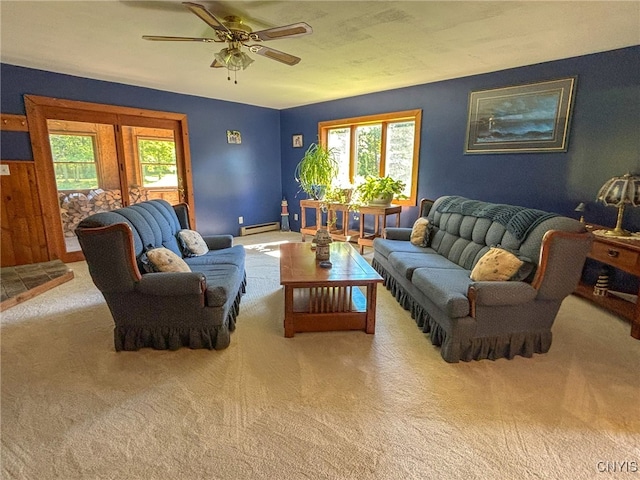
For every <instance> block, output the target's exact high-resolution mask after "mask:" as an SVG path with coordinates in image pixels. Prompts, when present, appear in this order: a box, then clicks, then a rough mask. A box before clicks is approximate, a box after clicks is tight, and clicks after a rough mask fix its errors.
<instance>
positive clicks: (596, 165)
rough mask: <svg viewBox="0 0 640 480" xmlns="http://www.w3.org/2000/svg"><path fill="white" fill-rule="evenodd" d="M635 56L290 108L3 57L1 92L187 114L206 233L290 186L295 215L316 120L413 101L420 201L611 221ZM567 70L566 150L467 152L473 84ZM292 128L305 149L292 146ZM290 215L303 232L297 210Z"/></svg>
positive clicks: (258, 217)
mask: <svg viewBox="0 0 640 480" xmlns="http://www.w3.org/2000/svg"><path fill="white" fill-rule="evenodd" d="M639 60H640V47H637V46H636V47H630V48H626V49H620V50H615V51H611V52H605V53H600V54H594V55H587V56H582V57H576V58H571V59H566V60H559V61H554V62H547V63H543V64H538V65H532V66H527V67H522V68H516V69H510V70H505V71H500V72H494V73H489V74H485V75H477V76H472V77H465V78H459V79H454V80H447V81H443V82H437V83H431V84H425V85H419V86H415V87H408V88H403V89H397V90H390V91H385V92H380V93H375V94H369V95H363V96H358V97H352V98H347V99H343V100H336V101H331V102H324V103H319V104H314V105H308V106H303V107H297V108H291V109H287V110H283V111H277V110H272V109H267V108H260V107H253V106H248V105H242V104H238V103H231V102H224V101H219V100H211V99H206V98H201V97H194V96H189V95H181V94H176V93H169V92H162V91H158V90H151V89H147V88H140V87H132V86H127V85H122V84H116V83H110V82H102V81H97V80H90V79H84V78H79V77H73V76H68V75H60V74H56V73H51V72H44V71H40V70H33V69H27V68H21V67H15V66H11V65H5V64H2V65H0V67H1V70H0V74H1V75H2V83H1V95H0V100H1V111H2V112H3V113H14V114H24V102H23V95H24V94H35V95H44V96H49V97H57V98H67V99H71V100H83V101H89V102H96V103H109V104H114V105H122V106H130V107H140V108H147V109H153V110H165V111H172V112H180V113H185V114H187V115H188V122H189V131H190V137H191V140H190V146H191V157H192V167H193V180H194V194H195V203H196V205H195V206H196V215H197V222H198V229H199V230H201V231H202V232H203V233H205V234H209V233H231V234H234V235H235V234H237V233H238V217H239V216H243V217H244V221H245V224H256V223H263V222H270V221H278V220H279V219H280V200H281V198H282V195H283V194H284V195H285V196H286V198H287V199H288V201H289V206H290V211H291V212H292V214H293V213H299V207H298V200H299V199H300V198H302V196H303V194H298V195H297V197H296V194H297V192H298V186H297V184H296V183H295V181H294V178H293V172H294V169H295V166H296V164H297V162H298V161H299V160H300V158H301V156H302V154H303V153H304V150H305V149H306V147H307V146H308V145H309V143H310V142H312V141H316V140H317V124H318V122H319V121H322V120H333V119H338V118H346V117H353V116H360V115H370V114H376V113H385V112H392V111H398V110H409V109H415V108H421V109H422V111H423V117H422V135H421V150H420V171H419V184H418V193H419V195H418V196H419V197H429V198H436V197H438V196H440V195H446V194H459V195H465V196H468V197H470V198H475V199H481V200H487V201H496V202H504V203H512V204H517V205H523V206H528V207H535V208H540V209H543V210H551V211H555V212H558V213H562V214H565V215H574V216H576V215H577V214H576V213H575V212H574V211H573V209H574V208H575V206H576V205H577V204H578V203H579V202H588V205H587V211H586V212H585V217H586V219H587V221H591V222H595V223H601V224H604V225H613V224H614V223H615V214H616V211H615V208H613V207H604V206H601V205H597V204H596V203H595V202H594V200H595V195H596V193H597V191H598V189H599V187H600V186H601V185H602V184H603V183H604V181H605V180H607V179H608V178H610V177H612V176H614V175H621V174H623V173H625V172H627V171H631V172H634V173H640V132H639V129H640V128H639V127H640V61H639ZM568 76H577V77H578V81H577V90H576V98H575V104H574V111H573V119H572V124H571V130H570V137H569V148H568V151H567V152H566V153H542V154H534V153H528V154H501V155H465V154H463V146H464V141H465V134H466V122H467V102H468V97H469V92H470V91H472V90H482V89H488V88H495V87H502V86H508V85H516V84H521V83H530V82H537V81H541V80H550V79H556V78H563V77H568ZM227 88H233V86H232V85H229V86H228V87H227ZM227 129H229V130H239V131H240V132H241V134H242V144H241V145H229V144H227V143H226V130H227ZM296 133H302V134H303V135H304V142H305V148H302V149H300V148H297V149H294V148H293V147H292V144H291V136H292V135H293V134H296ZM23 136H24V135H23ZM18 137H19V136H14V137H8V136H5V135H4V134H3V136H2V143H3V145H2V149H3V158H8V157H7V156H6V155H4V153H5V152H7V151H10V150H11V147H12V146H14V147H15V148H16V149H20V148H22V149H23V150H24V145H25V144H26V142H25V141H24V139H23V138H22V137H19V138H18ZM10 138H15V139H16V140H15V141H12V140H11V139H10ZM21 146H22V147H21ZM19 158H22V157H19ZM26 158H28V155H27V157H26ZM416 215H417V209H416V208H411V209H406V210H404V211H403V215H402V223H403V225H405V226H409V225H411V223H412V222H413V221H414V220H415V217H416ZM290 223H291V227H292V229H293V230H298V229H299V222H296V221H294V220H293V215H291V216H290ZM625 226H626V227H627V228H630V229H633V230H640V208H637V209H627V212H626V215H625Z"/></svg>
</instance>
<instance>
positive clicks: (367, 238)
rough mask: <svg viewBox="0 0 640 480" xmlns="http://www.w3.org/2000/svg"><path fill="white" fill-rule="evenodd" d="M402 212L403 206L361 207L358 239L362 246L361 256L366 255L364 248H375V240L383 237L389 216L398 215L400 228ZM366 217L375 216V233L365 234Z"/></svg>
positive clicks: (397, 223) (397, 219)
mask: <svg viewBox="0 0 640 480" xmlns="http://www.w3.org/2000/svg"><path fill="white" fill-rule="evenodd" d="M401 212H402V206H400V205H390V206H388V207H373V206H367V207H360V235H359V237H358V245H359V246H360V254H361V255H362V254H363V253H364V247H365V246H367V247H371V246H373V240H374V239H375V238H377V237H381V236H382V232H383V231H384V229H385V228H386V227H387V217H388V216H389V215H396V227H399V226H400V213H401ZM365 215H373V216H374V222H373V223H374V227H373V232H365V229H364V218H365Z"/></svg>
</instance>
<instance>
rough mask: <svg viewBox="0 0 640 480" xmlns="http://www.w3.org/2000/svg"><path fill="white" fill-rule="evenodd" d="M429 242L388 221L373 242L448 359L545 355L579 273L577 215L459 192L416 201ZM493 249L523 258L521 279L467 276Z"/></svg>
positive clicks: (583, 245)
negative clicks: (525, 269) (527, 267)
mask: <svg viewBox="0 0 640 480" xmlns="http://www.w3.org/2000/svg"><path fill="white" fill-rule="evenodd" d="M421 216H424V217H426V218H427V219H428V220H429V225H430V226H429V231H430V234H429V237H430V241H429V244H428V246H417V245H414V244H413V243H411V242H410V241H409V239H410V235H411V231H412V229H411V228H387V229H386V235H385V238H378V239H375V240H374V242H373V248H374V254H373V261H372V265H373V267H374V268H375V269H376V270H377V271H378V272H379V273H380V274H381V275H382V277H383V278H384V284H385V285H386V287H387V289H389V290H390V291H391V292H392V293H393V294H394V295H395V297H396V299H397V301H398V302H399V303H400V304H401V305H402V306H403V307H404V308H405V309H407V310H409V311H410V312H411V316H412V317H413V318H414V319H415V321H416V323H417V324H418V326H419V327H420V328H421V329H422V331H423V332H425V333H429V334H430V339H431V342H432V343H433V344H434V345H437V346H440V347H441V355H442V357H443V358H444V360H446V361H447V362H458V361H460V360H463V361H470V360H480V359H497V358H513V357H514V356H516V355H521V356H524V357H531V356H532V355H533V354H534V353H546V352H547V351H548V350H549V348H550V346H551V340H552V334H551V326H552V325H553V322H554V320H555V317H556V314H557V312H558V309H559V308H560V305H561V303H562V300H563V299H564V298H565V297H566V296H567V295H569V294H571V293H572V292H573V291H574V290H575V288H576V286H577V283H578V281H579V279H580V276H581V273H582V268H583V265H584V261H585V258H586V255H587V252H588V251H589V249H590V245H591V242H592V239H593V236H592V234H590V233H588V232H587V231H586V229H585V228H584V225H583V224H582V223H580V222H578V221H577V220H574V219H571V218H567V217H562V216H559V215H556V214H552V213H548V212H543V211H540V210H534V209H529V208H524V207H516V206H511V205H501V204H492V203H487V202H480V201H476V200H470V199H467V198H464V197H459V196H445V197H440V198H438V199H437V200H435V201H423V202H422V204H421ZM491 246H500V247H503V248H504V249H508V250H509V251H512V252H514V253H516V254H518V255H520V256H522V257H525V258H527V259H528V260H529V262H528V263H530V264H531V267H532V268H533V270H532V271H531V273H530V274H529V275H528V276H527V277H526V278H524V279H520V280H519V281H473V280H471V278H470V274H471V271H472V270H473V268H474V267H475V265H476V264H477V263H478V261H479V260H480V258H481V257H482V256H483V255H484V254H485V253H486V252H487V251H488V250H489V248H490V247H491Z"/></svg>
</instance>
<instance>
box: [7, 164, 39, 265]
mask: <svg viewBox="0 0 640 480" xmlns="http://www.w3.org/2000/svg"><path fill="white" fill-rule="evenodd" d="M0 164H1V165H3V168H8V169H9V175H6V174H4V175H0V192H2V194H1V195H2V202H0V203H1V204H2V218H1V222H0V225H1V226H2V235H1V238H0V243H1V244H2V247H1V248H0V256H1V266H3V267H11V266H15V265H26V264H28V263H37V262H46V261H48V260H50V258H49V254H48V249H47V240H46V237H45V233H44V219H43V217H42V209H41V208H40V196H39V194H38V186H37V182H36V172H35V165H34V163H33V162H29V161H11V160H2V161H0ZM5 165H6V167H5ZM3 173H6V170H5V172H3Z"/></svg>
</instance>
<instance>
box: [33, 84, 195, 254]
mask: <svg viewBox="0 0 640 480" xmlns="http://www.w3.org/2000/svg"><path fill="white" fill-rule="evenodd" d="M24 104H25V110H26V113H27V120H28V124H29V132H30V137H31V148H32V150H33V160H34V164H35V171H36V179H37V182H38V189H39V191H40V202H41V207H42V215H43V220H44V225H45V234H46V238H47V249H48V252H49V258H50V259H55V258H59V259H60V260H62V261H64V262H75V261H80V260H84V256H83V255H82V252H81V251H79V252H67V248H66V245H65V242H64V238H63V235H62V220H61V218H60V208H59V205H58V187H57V185H56V178H55V170H54V166H53V157H52V154H51V146H50V143H49V129H48V127H47V120H48V119H57V120H71V121H87V118H88V117H92V118H93V120H92V121H93V122H95V123H106V124H112V125H114V126H115V128H116V129H117V131H118V134H117V135H116V147H117V149H118V155H119V157H120V159H119V161H120V162H123V161H124V160H123V159H122V158H121V155H122V153H123V150H122V140H121V135H120V130H121V128H120V125H133V126H150V127H151V126H153V127H156V126H158V127H160V128H168V129H171V130H174V131H175V132H176V135H175V136H174V137H175V138H174V140H175V143H176V163H177V164H178V169H179V176H180V174H182V178H183V188H184V194H183V198H184V201H185V202H186V203H187V204H188V205H189V207H190V208H189V223H190V225H191V228H192V229H195V228H196V222H195V208H194V198H193V179H192V176H191V152H190V150H189V128H188V125H187V115H186V114H183V113H173V112H162V111H157V110H145V109H141V108H132V107H121V106H117V105H107V104H100V103H91V102H81V101H75V100H65V99H58V98H50V97H42V96H38V95H25V96H24ZM180 169H182V171H181V172H180ZM123 181H126V178H125V179H124V180H123ZM127 188H128V186H127V185H126V184H125V185H124V186H123V190H122V192H123V195H122V200H123V204H124V205H126V204H127V203H128V197H127V196H126V195H124V192H125V191H126V189H127Z"/></svg>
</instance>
